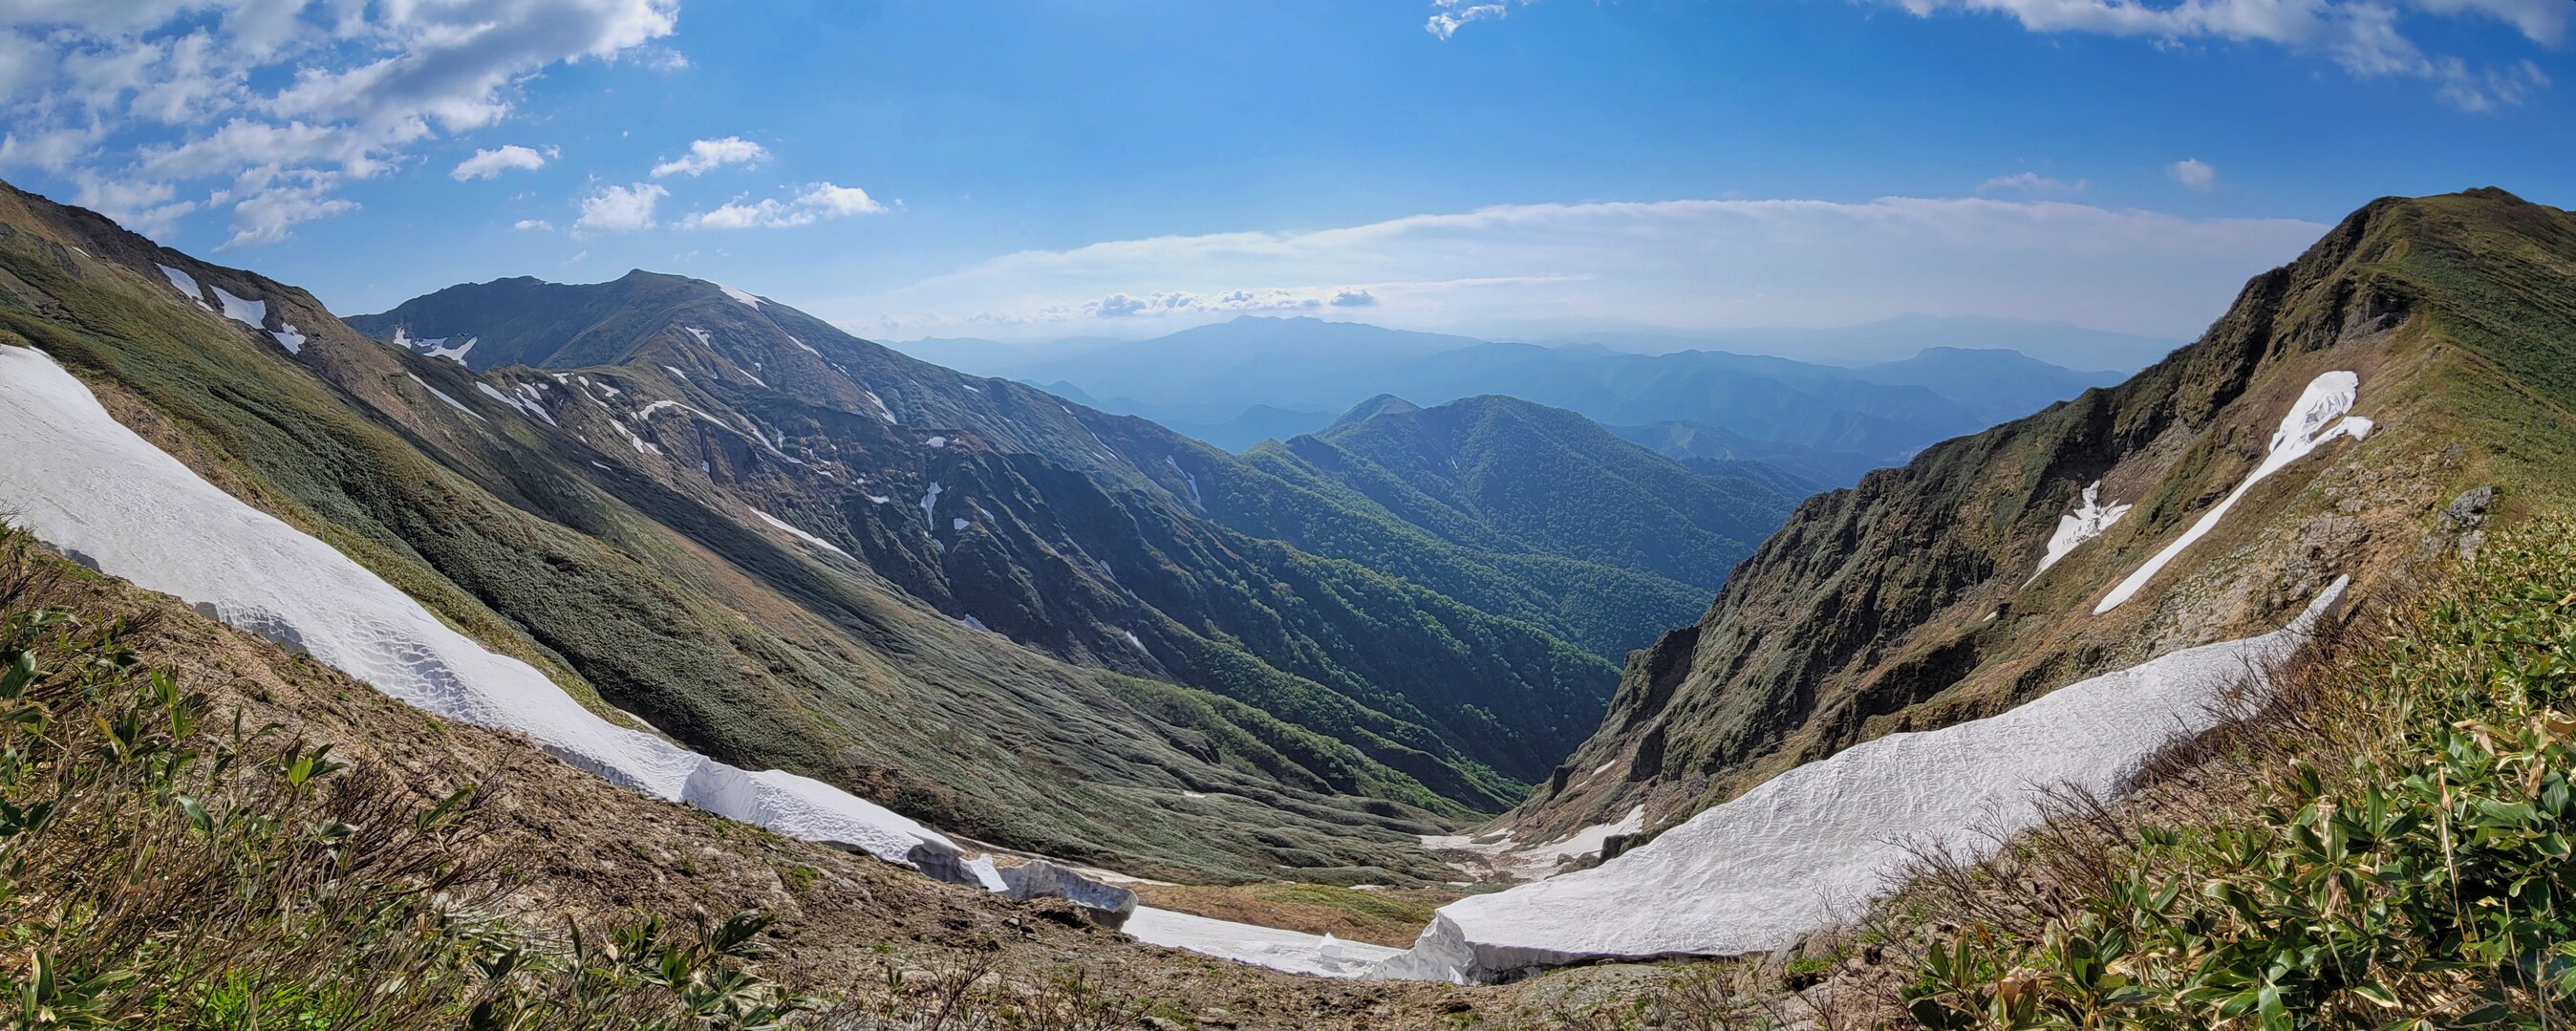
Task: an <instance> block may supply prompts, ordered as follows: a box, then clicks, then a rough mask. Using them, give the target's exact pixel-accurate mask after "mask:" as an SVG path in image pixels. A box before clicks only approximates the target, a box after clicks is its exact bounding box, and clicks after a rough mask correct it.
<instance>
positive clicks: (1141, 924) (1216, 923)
mask: <svg viewBox="0 0 2576 1031" xmlns="http://www.w3.org/2000/svg"><path fill="white" fill-rule="evenodd" d="M1120 930H1123V931H1126V932H1127V933H1128V934H1131V935H1134V936H1135V937H1136V940H1138V941H1142V942H1145V943H1147V944H1150V945H1162V946H1166V947H1169V948H1175V949H1188V950H1190V951H1191V952H1196V953H1201V954H1204V955H1209V956H1215V957H1217V958H1219V959H1230V960H1234V961H1235V962H1238V963H1250V964H1252V965H1253V966H1257V967H1269V968H1270V969H1272V970H1284V971H1287V972H1288V973H1291V974H1320V975H1323V976H1325V977H1358V976H1360V975H1363V974H1366V973H1368V972H1369V971H1370V970H1371V969H1373V968H1375V967H1376V966H1377V965H1378V964H1379V963H1381V962H1384V961H1386V960H1388V959H1392V958H1394V957H1396V956H1401V955H1403V954H1404V950H1402V949H1390V948H1387V947H1386V946H1383V945H1371V944H1368V943H1367V942H1354V941H1343V940H1341V939H1338V938H1334V937H1332V936H1330V935H1313V934H1307V933H1305V932H1303V931H1283V930H1280V929H1279V928H1276V927H1260V926H1255V925H1253V924H1238V923H1235V922H1233V921H1230V920H1213V919H1209V918H1207V917H1203V916H1192V915H1190V914H1188V913H1175V912H1172V911H1171V910H1168V909H1155V908H1154V907H1152V906H1138V907H1136V912H1135V914H1134V915H1132V916H1129V917H1128V918H1127V925H1126V926H1125V927H1122V928H1120Z"/></svg>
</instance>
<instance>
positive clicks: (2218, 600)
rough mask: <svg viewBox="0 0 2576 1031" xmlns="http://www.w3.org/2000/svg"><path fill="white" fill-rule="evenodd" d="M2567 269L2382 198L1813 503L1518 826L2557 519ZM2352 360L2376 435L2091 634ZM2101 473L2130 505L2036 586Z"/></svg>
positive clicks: (2254, 502)
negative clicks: (2184, 325)
mask: <svg viewBox="0 0 2576 1031" xmlns="http://www.w3.org/2000/svg"><path fill="white" fill-rule="evenodd" d="M2570 268H2576V218H2571V217H2570V216H2569V214H2568V213H2566V212H2563V211H2559V210H2557V209H2554V208H2547V207H2542V206H2540V205H2535V204H2530V203H2526V202H2524V201H2521V200H2519V199H2518V198H2515V197H2513V196H2511V195H2509V194H2506V193H2504V192H2502V191H2499V190H2477V191H2471V192H2469V193H2464V194H2453V195H2445V196H2438V197H2426V198H2417V199H2395V198H2391V199H2383V200H2380V201H2376V202H2373V203H2371V204H2370V205H2368V206H2366V207H2364V208H2362V209H2361V210H2359V211H2357V212H2355V213H2354V214H2352V215H2351V216H2350V217H2348V218H2346V219H2345V220H2344V221H2343V222H2342V223H2341V224H2340V225H2338V226H2336V227H2335V228H2334V230H2333V231H2331V232H2329V233H2328V234H2327V235H2326V236H2325V237H2324V238H2323V239H2322V240H2320V241H2319V242H2318V243H2317V244H2316V245H2314V246H2313V247H2312V248H2310V249H2309V251H2308V252H2307V253H2306V254H2304V255H2302V256H2301V257H2300V258H2299V259H2297V260H2296V261H2295V262H2293V263H2291V264H2289V265H2287V266H2284V267H2282V268H2279V269H2275V270H2273V271H2270V272H2267V273H2264V274H2262V275H2260V276H2257V277H2255V278H2254V279H2253V280H2252V281H2250V282H2249V283H2248V284H2247V285H2246V288H2245V290H2244V292H2243V294H2242V295H2241V296H2240V297H2239V298H2238V300H2237V301H2236V303H2235V304H2234V305H2233V306H2232V307H2231V308H2230V309H2229V310H2228V311H2227V313H2226V314H2225V315H2224V316H2222V317H2221V318H2220V319H2218V321H2217V322H2216V323H2214V324H2213V325H2212V326H2211V327H2210V329H2209V330H2208V332H2207V333H2206V334H2205V335H2203V336H2202V337H2201V338H2200V339H2199V340H2198V341H2197V342H2195V343H2193V344H2192V345H2190V346H2188V347H2185V348H2183V349H2181V350H2178V351H2176V352H2174V354H2173V355H2172V356H2171V357H2169V358H2167V359H2166V360H2165V361H2164V362H2162V363H2160V364H2158V365H2155V366H2153V367H2151V368H2148V369H2146V370H2145V371H2143V372H2141V373H2139V374H2138V375H2137V376H2136V377H2134V378H2132V379H2131V380H2129V381H2128V382H2126V383H2123V384H2121V385H2119V386H2116V387H2111V388H2107V389H2097V390H2091V391H2087V392H2086V393H2085V394H2084V395H2082V396H2081V397H2078V398H2076V399H2075V400H2072V401H2069V402H2065V403H2062V404H2059V405H2056V406H2053V407H2051V408H2049V409H2047V410H2045V411H2042V412H2040V413H2038V414H2036V415H2033V416H2030V417H2028V418H2024V419H2020V420H2017V421H2014V422H2010V423H2006V424H2004V425H2001V426H1997V427H1995V428H1993V429H1991V430H1988V431H1986V432H1984V433H1979V434H1976V435H1973V436H1968V437H1961V438H1958V439H1955V440H1951V441H1946V442H1944V443H1941V444H1938V445H1935V446H1933V447H1930V448H1927V449H1925V450H1924V451H1923V452H1922V453H1921V454H1919V455H1918V456H1916V458H1915V459H1914V460H1913V461H1912V462H1910V463H1908V464H1907V465H1906V466H1904V467H1902V468H1896V469H1886V470H1880V471H1877V472H1873V473H1871V474H1869V475H1868V476H1867V477H1865V478H1863V479H1862V481H1861V482H1860V484H1859V485H1858V486H1856V487H1853V488H1850V489H1846V490H1838V491H1834V492H1832V493H1829V494H1824V495H1819V496H1817V497H1815V498H1812V499H1810V500H1809V501H1808V502H1807V503H1806V504H1805V505H1803V506H1802V507H1801V508H1800V509H1799V510H1798V512H1797V513H1796V514H1795V515H1793V516H1792V517H1791V518H1790V520H1789V522H1788V524H1787V525H1786V526H1784V527H1783V528H1782V529H1781V530H1780V532H1778V533H1777V534H1775V535H1773V536H1772V537H1771V538H1770V539H1769V540H1768V541H1766V542H1765V543H1764V544H1763V545H1762V546H1761V547H1760V548H1759V549H1758V550H1756V552H1755V553H1754V555H1753V556H1752V557H1751V558H1749V559H1747V560H1746V561H1745V562H1743V563H1742V564H1741V565H1739V566H1737V567H1736V569H1735V571H1734V573H1733V575H1732V577H1731V578H1730V579H1729V580H1728V582H1727V584H1726V586H1725V587H1724V588H1723V589H1722V590H1721V591H1720V592H1719V594H1718V596H1717V598H1716V601H1715V602H1714V603H1713V604H1712V605H1711V606H1710V608H1709V610H1708V612H1707V614H1706V615H1705V616H1704V617H1703V618H1702V619H1701V620H1700V621H1699V622H1698V623H1697V624H1696V625H1693V626H1689V627H1685V628H1682V629H1678V630H1675V631H1672V632H1670V633H1667V634H1666V635H1664V637H1663V638H1661V639H1660V640H1658V641H1657V642H1656V644H1655V645H1654V646H1653V647H1652V648H1648V649H1645V650H1642V651H1639V652H1637V653H1635V654H1634V655H1632V656H1631V657H1630V659H1629V662H1628V665H1627V669H1626V671H1625V674H1624V676H1623V678H1622V680H1621V683H1620V687H1619V691H1618V693H1617V695H1616V696H1615V697H1614V698H1613V700H1612V702H1611V706H1610V712H1609V714H1608V715H1607V716H1606V717H1605V719H1604V720H1603V723H1602V726H1601V728H1600V730H1599V731H1598V732H1597V733H1596V734H1595V735H1594V736H1593V738H1592V739H1591V740H1590V741H1588V742H1586V743H1585V744H1584V745H1583V747H1581V748H1580V749H1578V750H1577V751H1576V752H1575V753H1574V755H1573V756H1572V758H1570V759H1568V760H1567V761H1566V762H1565V763H1564V764H1562V765H1561V766H1560V767H1559V768H1558V769H1557V771H1556V773H1555V776H1554V777H1553V778H1552V779H1551V781H1550V782H1549V783H1548V784H1547V785H1545V786H1542V787H1541V788H1540V789H1539V790H1538V792H1536V793H1535V794H1534V795H1533V796H1532V798H1531V799H1530V800H1529V801H1528V802H1526V803H1524V804H1523V805H1522V806H1521V808H1520V809H1519V810H1517V811H1516V812H1515V813H1514V814H1513V816H1512V817H1511V819H1510V821H1509V823H1510V826H1511V827H1512V829H1513V830H1514V831H1515V832H1516V834H1518V835H1519V836H1521V837H1524V838H1527V839H1529V840H1549V838H1550V837H1552V836H1555V835H1560V834H1562V833H1564V832H1565V831H1566V830H1567V829H1569V828H1573V827H1580V826H1585V825H1590V824H1596V823H1599V822H1602V821H1604V820H1606V819H1609V818H1611V817H1614V816H1616V815H1617V814H1619V813H1622V812H1625V811H1627V810H1628V809H1629V808H1630V807H1633V806H1636V805H1639V804H1643V805H1646V806H1647V809H1648V816H1649V828H1650V832H1651V831H1653V830H1655V829H1660V828H1668V827H1671V826H1673V825H1674V824H1677V823H1679V822H1680V821H1682V820H1684V819H1686V818H1688V817H1690V816H1691V815H1692V814H1694V813H1697V812H1699V811H1701V810H1703V809H1706V808H1708V807H1709V806H1711V805H1714V804H1717V803H1720V802H1724V801H1726V800H1728V799H1731V798H1734V797H1736V796H1738V795H1740V794H1742V793H1744V792H1745V791H1747V790H1748V789H1751V788H1753V787H1754V786H1755V785H1758V784H1761V783H1763V782H1764V781H1766V780H1768V779H1770V778H1772V777H1774V776H1777V775H1779V774H1780V773H1781V772H1782V771H1785V770H1788V769H1791V768H1794V767H1796V766H1799V765H1801V764H1804V763H1809V762H1813V761H1816V760H1820V759H1823V758H1826V757H1828V756H1831V755H1834V754H1836V753H1838V752H1841V751H1843V750H1845V749H1848V748H1851V747H1852V746H1854V745H1857V744H1859V743H1861V742H1864V741H1869V740H1872V739H1875V738H1879V737H1882V736H1884V735H1887V734H1890V733H1895V732H1900V731H1909V730H1927V729H1932V728H1937V727H1943V726H1948V725H1951V724H1955V723H1958V722H1961V721H1963V720H1967V719H1973V718H1977V717H1981V716H1986V715H1990V714H1993V713H1996V712H2000V711H2003V710H2004V709H2007V708H2010V707H2011V706H2013V705H2016V704H2019V703H2021V702H2023V701H2026V700H2028V699H2031V698H2033V697H2037V696H2039V695H2041V694H2045V693H2046V692H2049V691H2052V690H2055V689H2056V688H2058V687H2060V686H2063V685H2066V684H2069V683H2073V682H2075V681H2078V680H2081V679H2083V678H2084V677H2086V676H2090V675H2094V674H2098V673H2101V672H2104V671H2107V670H2113V669H2120V668H2125V667H2128V666H2133V665H2136V664H2137V663H2140V662H2143V661H2145V660H2147V659H2150V658H2152V657H2154V656H2156V655H2160V654H2163V653H2166V652H2169V651H2173V650H2175V649H2177V648H2183V647H2189V646H2192V645H2198V644H2203V643H2207V642H2210V641H2217V640H2227V639H2232V638H2240V637H2244V636H2247V635H2249V634H2253V633H2258V632H2261V631H2262V630H2265V629H2268V628H2271V627H2277V626H2280V625H2281V624H2282V623H2283V622H2285V621H2286V620H2287V619H2288V617H2289V616H2290V615H2291V614H2293V613H2295V612H2296V611H2297V610H2298V609H2299V607H2301V606H2303V605H2304V604H2305V603H2306V602H2307V600H2308V599H2310V598H2313V597H2314V596H2315V595H2316V593H2317V592H2318V590H2320V589H2321V588H2322V587H2324V586H2325V584H2326V583H2327V582H2328V581H2330V580H2331V579H2332V578H2333V577H2335V576H2337V575H2340V574H2343V573H2350V574H2352V575H2353V576H2354V578H2355V584H2356V587H2355V589H2356V590H2357V591H2358V592H2360V593H2362V594H2364V595H2367V593H2368V592H2369V591H2370V590H2371V589H2372V588H2373V587H2375V586H2377V585H2378V584H2380V583H2383V582H2386V581H2387V580H2389V579H2390V578H2392V577H2399V576H2403V575H2405V569H2406V567H2407V566H2408V564H2409V562H2410V561H2412V560H2413V559H2414V557H2415V551H2416V549H2417V547H2418V543H2419V542H2421V541H2424V540H2425V537H2426V532H2427V530H2429V529H2434V528H2435V526H2434V524H2435V523H2436V521H2437V515H2436V513H2437V510H2440V509H2441V508H2442V505H2443V503H2444V502H2445V501H2446V500H2448V499H2451V498H2453V497H2455V496H2457V497H2460V501H2459V502H2458V503H2457V504H2456V505H2455V506H2454V507H2455V508H2456V509H2457V511H2456V512H2448V513H2446V514H2444V515H2442V516H2440V517H2439V521H2440V523H2441V524H2442V526H2444V527H2450V528H2451V529H2449V530H2447V531H2444V532H2446V533H2447V534H2448V536H2447V537H2445V538H2443V539H2444V540H2446V541H2448V542H2449V543H2447V544H2445V545H2443V546H2442V548H2438V549H2436V550H2437V551H2439V550H2443V549H2451V550H2456V548H2458V547H2459V546H2460V545H2461V544H2462V543H2464V542H2466V541H2469V540H2470V539H2471V538H2472V537H2473V535H2474V534H2475V533H2476V522H2477V521H2478V520H2480V519H2483V518H2484V516H2483V515H2482V514H2481V513H2482V512H2483V510H2484V509H2485V508H2486V507H2488V506H2490V505H2491V504H2492V500H2491V497H2492V496H2478V497H2470V496H2463V495H2461V494H2460V492H2461V491H2462V489H2463V488H2465V487H2467V486H2470V485H2471V484H2476V483H2495V484H2500V485H2501V486H2502V487H2503V489H2504V492H2505V495H2506V496H2508V497H2527V496H2548V497H2552V498H2558V497H2564V496H2565V494H2566V493H2567V490H2568V488H2567V487H2565V486H2561V485H2560V484H2562V483H2563V482H2564V481H2565V480H2566V477H2565V476H2563V475H2562V474H2560V473H2559V472H2557V471H2556V470H2563V469H2564V468H2565V466H2566V462H2567V461H2568V455H2569V454H2570V453H2576V447H2571V446H2570V445H2569V443H2568V442H2569V441H2570V440H2571V439H2576V427H2571V426H2570V425H2569V420H2568V417H2567V416H2566V415H2565V414H2564V413H2565V411H2567V410H2568V409H2569V408H2571V407H2576V366H2571V365H2570V363H2568V362H2567V360H2566V355H2565V348H2566V346H2567V345H2566V343H2565V342H2566V341H2567V340H2570V339H2576V279H2571V274H2570V272H2569V271H2568V270H2569V269H2570ZM2335 370H2348V371H2351V372H2353V373H2355V374H2356V375H2357V377H2358V380H2359V382H2360V383H2362V384H2364V386H2363V387H2362V388H2361V391H2362V393H2361V399H2360V401H2359V403H2358V405H2357V406H2356V407H2355V408H2354V409H2353V411H2354V414H2356V415H2367V416H2370V417H2372V418H2373V419H2375V421H2376V423H2377V429H2376V431H2374V432H2371V433H2370V434H2369V436H2368V437H2367V439H2366V440H2361V439H2354V438H2353V437H2352V435H2351V434H2349V433H2347V434H2341V435H2336V436H2335V439H2324V438H2323V437H2321V438H2320V439H2319V440H2318V442H2317V445H2316V448H2315V451H2314V453H2312V454H2301V455H2299V456H2298V457H2297V458H2295V460H2293V461H2291V462H2289V463H2288V464H2286V465H2283V466H2282V467H2281V468H2280V470H2279V471H2278V474H2277V475H2271V476H2268V477H2264V478H2262V479H2261V480H2260V482H2259V483H2255V484H2253V485H2252V486H2251V487H2249V488H2248V489H2247V490H2246V491H2245V493H2244V495H2243V496H2242V497H2241V498H2239V499H2238V500H2237V502H2236V503H2235V505H2234V506H2233V507H2234V510H2233V511H2232V512H2230V513H2229V514H2227V515H2226V516H2225V518H2224V519H2222V520H2220V521H2218V522H2217V524H2216V525H2215V528H2214V529H2213V531H2212V532H2211V533H2210V534H2209V535H2208V536H2207V537H2206V538H2205V539H2199V540H2196V541H2195V542H2193V543H2191V544H2190V545H2189V546H2188V547H2186V548H2184V549H2183V550H2181V551H2180V552H2179V553H2177V554H2176V555H2175V557H2174V560H2173V561H2172V562H2171V564H2170V565H2169V566H2167V567H2165V568H2163V569H2161V570H2160V571H2158V572H2156V573H2155V574H2153V575H2152V576H2150V577H2148V578H2147V579H2146V580H2145V581H2144V582H2143V583H2142V584H2141V585H2140V589H2139V590H2138V593H2137V594H2136V597H2135V599H2134V600H2131V601H2129V602H2127V603H2126V604H2124V605H2119V606H2117V607H2114V608H2110V609H2109V610H2108V611H2107V612H2105V613H2104V614H2101V615H2096V614H2095V613H2094V609H2095V608H2096V607H2097V605H2099V604H2100V603H2101V602H2103V601H2104V600H2105V599H2106V595H2107V594H2108V593H2109V592H2110V591H2111V589H2112V588H2113V587H2114V586H2115V585H2116V584H2118V583H2119V582H2120V581H2121V580H2123V579H2124V578H2127V577H2129V576H2130V575H2131V574H2132V573H2135V572H2137V571H2138V570H2139V569H2140V568H2141V567H2142V566H2143V565H2144V564H2145V563H2146V562H2147V560H2148V559H2149V558H2150V557H2151V556H2152V555H2153V554H2155V553H2156V552H2157V551H2159V550H2160V549H2163V548H2165V547H2167V546H2168V545H2169V544H2171V543H2172V542H2173V541H2175V540H2176V539H2177V538H2178V537H2179V536H2180V535H2181V534H2182V533H2183V532H2184V530H2185V529H2186V528H2188V527H2190V526H2191V525H2192V524H2194V523H2195V522H2197V521H2199V520H2200V519H2201V518H2202V517H2203V516H2204V515H2206V514H2208V513H2209V512H2210V511H2211V510H2212V509H2214V508H2216V507H2217V506H2218V505H2219V504H2220V503H2221V502H2222V501H2225V500H2226V499H2227V498H2228V497H2229V496H2230V495H2231V494H2232V493H2233V492H2234V491H2235V489H2236V488H2237V487H2238V486H2239V485H2240V484H2244V483H2246V482H2247V481H2248V479H2249V476H2250V474H2252V473H2254V472H2256V471H2257V470H2258V469H2259V468H2260V467H2261V465H2262V464H2263V462H2264V460H2265V458H2266V456H2267V455H2269V454H2271V453H2272V449H2271V447H2270V443H2271V442H2272V438H2273V437H2274V435H2275V433H2276V428H2277V424H2278V422H2279V420H2280V419H2281V417H2282V415H2281V413H2282V412H2284V411H2286V410H2289V409H2290V408H2291V407H2292V406H2293V404H2294V403H2295V402H2296V401H2297V400H2298V399H2299V398H2300V396H2301V394H2302V391H2303V390H2306V389H2307V388H2309V387H2311V386H2312V385H2313V384H2315V383H2316V382H2318V377H2319V376H2320V375H2321V374H2324V373H2327V372H2330V371H2335ZM2095 483H2099V484H2100V486H2099V488H2098V492H2097V495H2096V496H2097V498H2117V499H2122V500H2124V501H2127V502H2129V503H2130V504H2131V505H2132V506H2133V507H2132V508H2131V509H2130V510H2129V511H2127V512H2126V513H2125V514H2124V516H2123V517H2122V518H2120V519H2118V520H2117V521H2116V522H2111V521H2108V520H2104V521H2102V522H2103V524H2104V525H2102V526H2100V527H2099V529H2100V533H2099V535H2098V536H2095V537H2091V538H2089V539H2085V540H2081V541H2078V542H2076V543H2074V544H2073V545H2072V546H2070V547H2068V548H2066V549H2065V550H2064V551H2063V552H2062V554H2061V556H2060V557H2059V558H2058V560H2057V561H2056V562H2054V563H2053V564H2051V565H2049V566H2048V567H2047V568H2046V569H2045V570H2040V569H2039V565H2040V563H2041V561H2042V559H2043V558H2044V557H2045V556H2046V555H2047V554H2048V552H2049V547H2050V543H2051V541H2052V539H2055V538H2057V537H2058V533H2057V531H2058V529H2059V528H2060V527H2061V525H2062V524H2063V520H2064V519H2065V518H2066V517H2067V516H2069V515H2070V514H2075V513H2077V512H2078V510H2079V509H2080V508H2081V507H2082V506H2083V504H2084V495H2085V490H2086V488H2087V487H2088V486H2089V485H2092V484H2095ZM2473 493H2474V492H2473ZM2034 573H2036V575H2034Z"/></svg>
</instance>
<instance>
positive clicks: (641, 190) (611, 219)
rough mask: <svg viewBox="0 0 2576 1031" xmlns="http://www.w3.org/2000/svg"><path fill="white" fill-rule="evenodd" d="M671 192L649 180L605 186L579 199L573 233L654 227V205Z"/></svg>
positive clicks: (608, 231) (625, 230)
mask: <svg viewBox="0 0 2576 1031" xmlns="http://www.w3.org/2000/svg"><path fill="white" fill-rule="evenodd" d="M670 195H671V191H669V190H665V189H663V188H661V187H660V186H656V185H654V184H652V183H636V184H635V185H633V186H605V187H601V188H600V190H599V192H597V193H593V194H591V195H590V196H588V197H584V198H582V199H581V217H580V218H579V219H576V220H574V221H573V224H572V231H573V232H575V233H631V232H634V231H636V230H638V229H651V228H653V225H654V223H653V206H654V205H655V204H657V203H659V202H660V201H661V199H662V198H664V197H668V196H670Z"/></svg>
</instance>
